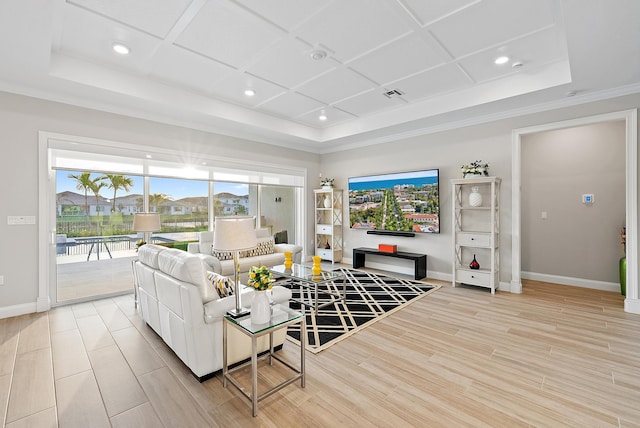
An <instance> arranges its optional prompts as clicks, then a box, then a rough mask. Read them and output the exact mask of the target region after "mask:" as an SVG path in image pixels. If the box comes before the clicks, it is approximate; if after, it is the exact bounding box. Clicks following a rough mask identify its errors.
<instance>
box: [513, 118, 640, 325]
mask: <svg viewBox="0 0 640 428" xmlns="http://www.w3.org/2000/svg"><path fill="white" fill-rule="evenodd" d="M619 120H624V121H625V129H626V218H627V219H626V227H627V245H626V257H627V296H626V299H625V301H624V310H625V311H626V312H632V313H635V314H640V298H639V295H640V290H639V288H638V149H637V147H638V112H637V110H636V109H633V110H625V111H620V112H614V113H607V114H602V115H597V116H590V117H584V118H579V119H573V120H566V121H562V122H555V123H547V124H543V125H537V126H532V127H528V128H520V129H514V130H513V131H512V134H511V143H512V145H511V148H512V158H511V162H512V180H513V181H512V190H511V192H512V194H511V197H512V199H511V201H512V207H511V212H512V231H511V259H512V260H511V266H512V268H511V269H512V272H511V287H510V288H511V292H513V293H521V292H522V279H521V241H520V236H521V220H522V217H521V201H520V198H521V196H522V195H521V188H520V187H521V185H522V181H521V179H522V177H521V174H522V172H521V170H522V157H521V156H522V136H523V135H527V134H533V133H536V132H543V131H551V130H555V129H563V128H572V127H576V126H584V125H589V124H593V123H600V122H610V121H619Z"/></svg>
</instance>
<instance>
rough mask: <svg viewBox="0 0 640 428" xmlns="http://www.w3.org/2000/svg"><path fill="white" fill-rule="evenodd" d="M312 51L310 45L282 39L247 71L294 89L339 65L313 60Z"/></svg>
mask: <svg viewBox="0 0 640 428" xmlns="http://www.w3.org/2000/svg"><path fill="white" fill-rule="evenodd" d="M311 51H312V49H311V48H310V47H309V46H308V45H306V44H304V43H302V42H300V41H298V40H292V39H288V38H287V39H282V40H280V41H279V42H278V43H276V44H275V45H274V46H272V47H270V48H269V49H267V50H266V52H265V55H263V57H262V58H261V59H260V60H259V61H257V62H256V63H255V64H253V65H252V66H250V67H248V68H247V71H248V72H249V73H251V74H254V75H256V76H260V77H263V78H265V79H267V80H269V81H271V82H274V83H276V84H278V85H282V86H285V87H287V88H293V87H295V86H297V85H300V84H301V83H304V82H305V81H307V80H310V79H312V78H314V77H315V76H318V75H320V74H323V73H325V72H327V71H328V70H331V69H332V68H335V67H336V66H337V65H338V64H337V63H336V62H335V61H334V60H332V59H331V58H325V59H324V60H321V61H315V60H313V59H311V57H310V52H311Z"/></svg>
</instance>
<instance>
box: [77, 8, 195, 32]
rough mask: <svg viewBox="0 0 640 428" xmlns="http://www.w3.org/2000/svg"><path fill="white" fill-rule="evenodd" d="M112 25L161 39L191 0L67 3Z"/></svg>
mask: <svg viewBox="0 0 640 428" xmlns="http://www.w3.org/2000/svg"><path fill="white" fill-rule="evenodd" d="M67 2H68V3H69V4H74V5H77V6H80V7H82V8H84V9H87V10H90V11H93V12H95V13H97V14H100V15H102V16H105V17H108V18H110V19H112V20H114V21H115V22H119V23H124V24H127V25H130V26H132V27H135V28H138V29H140V30H142V31H145V32H148V33H150V34H153V35H155V36H158V37H165V36H166V35H167V34H168V33H169V31H170V30H171V28H172V27H173V26H174V25H175V23H176V22H177V21H178V18H180V16H181V15H182V14H183V12H184V10H185V9H186V7H187V6H188V5H189V3H191V0H160V1H158V0H136V1H131V0H109V1H104V0H67Z"/></svg>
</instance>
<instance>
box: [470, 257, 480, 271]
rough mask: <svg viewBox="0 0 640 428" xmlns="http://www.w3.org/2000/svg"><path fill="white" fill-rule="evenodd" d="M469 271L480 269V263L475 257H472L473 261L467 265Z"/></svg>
mask: <svg viewBox="0 0 640 428" xmlns="http://www.w3.org/2000/svg"><path fill="white" fill-rule="evenodd" d="M469 269H480V263H478V261H477V260H476V255H475V254H474V255H473V260H471V263H469Z"/></svg>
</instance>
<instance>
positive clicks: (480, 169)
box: [460, 160, 489, 178]
mask: <svg viewBox="0 0 640 428" xmlns="http://www.w3.org/2000/svg"><path fill="white" fill-rule="evenodd" d="M460 169H462V178H467V177H469V178H471V177H482V176H489V164H488V163H483V162H482V161H481V160H477V161H473V162H471V163H468V164H464V165H462V166H461V167H460Z"/></svg>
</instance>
